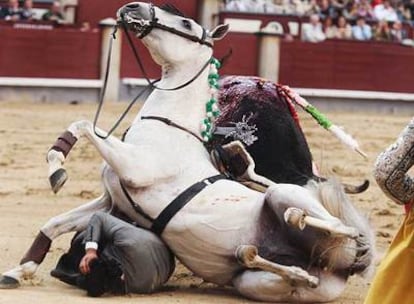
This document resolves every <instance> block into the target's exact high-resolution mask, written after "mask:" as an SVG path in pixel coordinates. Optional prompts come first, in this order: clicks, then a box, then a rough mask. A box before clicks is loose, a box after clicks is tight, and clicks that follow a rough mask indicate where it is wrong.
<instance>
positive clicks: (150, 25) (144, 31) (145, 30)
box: [121, 3, 213, 48]
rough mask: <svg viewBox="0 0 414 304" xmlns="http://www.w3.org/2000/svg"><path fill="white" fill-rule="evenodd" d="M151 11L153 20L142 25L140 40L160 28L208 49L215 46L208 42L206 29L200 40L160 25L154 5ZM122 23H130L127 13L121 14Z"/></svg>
mask: <svg viewBox="0 0 414 304" xmlns="http://www.w3.org/2000/svg"><path fill="white" fill-rule="evenodd" d="M149 11H150V15H151V20H150V21H148V22H147V23H146V24H142V25H141V27H142V30H141V34H140V35H139V36H138V38H139V39H142V38H144V37H145V36H147V35H148V34H149V33H151V31H152V30H153V29H154V28H158V29H161V30H163V31H167V32H170V33H172V34H175V35H177V36H181V37H183V38H186V39H188V40H191V41H194V42H197V43H200V44H203V45H207V46H208V47H210V48H213V44H212V43H211V42H209V41H207V40H206V38H207V31H206V29H205V28H204V27H203V28H202V29H203V33H202V36H201V38H200V37H197V36H195V35H190V34H187V33H185V32H182V31H179V30H177V29H175V28H173V27H170V26H167V25H164V24H162V23H159V22H158V20H159V19H158V18H157V17H156V14H155V7H154V5H153V4H152V3H150V4H149ZM121 22H122V23H123V24H125V23H126V24H127V23H128V21H127V20H126V17H125V13H122V14H121Z"/></svg>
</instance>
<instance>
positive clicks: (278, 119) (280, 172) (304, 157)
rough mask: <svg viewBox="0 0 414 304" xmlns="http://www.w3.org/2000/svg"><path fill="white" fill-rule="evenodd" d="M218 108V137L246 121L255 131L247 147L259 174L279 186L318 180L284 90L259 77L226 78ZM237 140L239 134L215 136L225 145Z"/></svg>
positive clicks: (222, 84)
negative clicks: (221, 132) (224, 129)
mask: <svg viewBox="0 0 414 304" xmlns="http://www.w3.org/2000/svg"><path fill="white" fill-rule="evenodd" d="M219 107H220V110H221V115H220V116H219V117H218V119H217V121H216V126H217V127H218V130H219V133H220V129H222V128H223V127H227V130H231V128H232V127H234V126H235V124H236V123H238V122H243V121H244V122H246V124H247V125H248V126H249V127H250V128H254V131H252V134H251V135H252V136H254V137H255V138H254V139H253V142H252V143H249V144H246V142H245V146H246V149H247V151H248V152H249V153H250V154H251V156H252V157H253V159H254V161H255V163H256V173H258V174H260V175H263V176H265V177H267V178H269V179H270V180H272V181H274V182H276V183H292V184H297V185H301V186H302V185H305V184H306V183H307V182H308V181H309V180H310V179H317V177H316V176H315V175H314V174H313V171H312V155H311V152H310V150H309V146H308V143H307V141H306V138H305V136H304V134H303V132H302V129H301V127H300V125H299V121H298V117H297V113H296V111H295V109H294V107H293V104H292V102H291V101H290V100H289V99H288V98H287V97H286V96H285V95H284V94H283V91H282V88H281V86H279V85H277V84H275V83H274V82H271V81H266V80H263V79H261V78H258V77H243V76H228V77H224V78H223V79H222V80H221V89H220V95H219ZM229 127H230V129H228V128H229ZM245 131H246V130H245ZM241 132H243V131H241ZM235 133H236V132H233V134H235ZM238 137H240V134H237V135H235V136H232V135H230V136H227V137H226V136H224V135H215V137H214V140H213V142H214V144H225V143H228V142H230V141H232V140H234V139H237V138H238ZM242 142H243V140H242Z"/></svg>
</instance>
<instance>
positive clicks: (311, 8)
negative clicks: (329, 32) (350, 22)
mask: <svg viewBox="0 0 414 304" xmlns="http://www.w3.org/2000/svg"><path fill="white" fill-rule="evenodd" d="M413 1H414V0H413ZM320 12H321V9H320V7H319V5H318V3H317V2H316V0H310V1H309V5H308V7H307V8H306V9H305V15H306V16H312V15H313V14H318V15H319V13H320Z"/></svg>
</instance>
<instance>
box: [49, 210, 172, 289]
mask: <svg viewBox="0 0 414 304" xmlns="http://www.w3.org/2000/svg"><path fill="white" fill-rule="evenodd" d="M174 268H175V264H174V256H173V254H172V253H171V251H170V250H169V249H168V247H167V246H166V245H165V244H164V243H163V242H162V240H161V239H160V238H158V237H157V236H156V235H155V234H153V233H152V232H149V231H147V230H145V229H142V228H139V227H136V226H133V225H132V224H129V223H127V222H125V221H123V220H120V219H118V218H116V217H114V216H112V215H110V214H107V213H104V212H97V213H95V214H94V215H93V216H92V218H91V219H90V221H89V223H88V226H87V228H86V230H85V231H83V232H81V233H79V234H77V235H76V236H75V237H74V238H73V240H72V243H71V248H70V249H69V251H68V253H66V254H64V255H63V256H62V257H61V258H60V260H59V262H58V265H57V266H56V269H54V270H53V271H52V272H51V275H52V276H53V277H56V278H58V279H59V280H61V281H63V282H65V283H68V284H70V285H74V286H78V287H80V288H82V289H85V290H87V294H88V296H92V297H99V296H101V295H103V294H104V293H111V294H127V293H151V292H153V291H155V290H157V289H158V288H160V287H161V286H162V285H163V284H164V283H165V282H166V281H167V280H168V279H169V277H170V276H171V274H172V273H173V271H174Z"/></svg>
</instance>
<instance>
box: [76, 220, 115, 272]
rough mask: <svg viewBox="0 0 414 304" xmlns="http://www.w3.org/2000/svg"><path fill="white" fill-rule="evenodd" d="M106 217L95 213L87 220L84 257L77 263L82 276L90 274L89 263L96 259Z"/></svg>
mask: <svg viewBox="0 0 414 304" xmlns="http://www.w3.org/2000/svg"><path fill="white" fill-rule="evenodd" d="M107 216H109V215H108V214H106V213H104V212H97V213H95V214H94V215H93V216H92V217H91V219H90V220H89V223H88V226H87V228H86V235H85V238H84V243H85V255H84V256H83V258H82V260H81V262H80V263H79V270H80V272H81V273H83V274H88V273H89V272H90V267H89V265H90V263H91V262H92V261H93V260H96V259H97V258H98V247H99V242H100V241H101V240H102V237H103V236H104V234H105V231H104V229H103V227H104V222H105V220H106V217H107Z"/></svg>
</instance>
